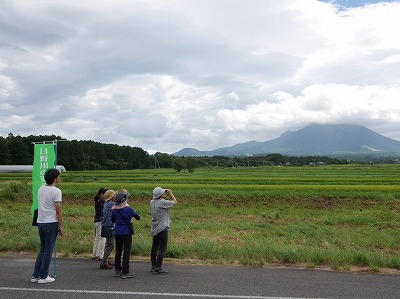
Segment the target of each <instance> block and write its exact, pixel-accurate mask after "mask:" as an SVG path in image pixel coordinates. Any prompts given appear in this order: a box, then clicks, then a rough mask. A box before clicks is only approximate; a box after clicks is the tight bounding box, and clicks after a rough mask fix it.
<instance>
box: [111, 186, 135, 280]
mask: <svg viewBox="0 0 400 299" xmlns="http://www.w3.org/2000/svg"><path fill="white" fill-rule="evenodd" d="M128 197H129V193H128V192H127V191H126V190H122V191H120V192H118V193H117V195H116V196H115V206H114V207H113V210H112V220H113V222H114V223H115V231H114V235H115V260H114V263H115V265H114V267H115V277H121V278H122V279H126V278H133V277H135V274H134V273H130V272H129V259H130V257H131V248H132V233H131V228H130V227H129V226H130V225H131V220H132V218H135V219H136V220H140V216H139V215H138V214H137V213H136V211H135V210H134V209H133V208H132V207H130V206H129V205H128V202H127V201H128ZM121 256H122V261H121Z"/></svg>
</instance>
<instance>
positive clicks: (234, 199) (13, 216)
mask: <svg viewBox="0 0 400 299" xmlns="http://www.w3.org/2000/svg"><path fill="white" fill-rule="evenodd" d="M399 174H400V165H344V166H318V167H309V166H306V167H260V168H229V169H228V168H227V169H218V168H213V169H206V168H201V169H196V170H195V172H194V173H192V174H188V173H185V172H181V173H177V172H175V171H174V170H172V169H153V170H130V171H85V172H66V173H63V174H62V180H61V183H60V184H59V188H60V189H61V190H62V192H63V213H64V222H65V230H66V234H65V235H64V236H63V237H61V238H59V239H58V242H57V251H58V254H59V255H61V256H65V257H69V256H90V254H91V250H92V242H93V237H94V228H93V216H94V207H93V196H94V195H95V193H96V192H97V190H98V188H99V187H103V186H104V187H107V188H109V189H115V190H118V189H121V188H126V189H128V190H129V191H130V193H131V197H130V205H132V206H133V207H134V208H135V209H136V210H137V211H138V213H139V214H140V215H141V216H142V220H141V221H139V222H136V223H135V231H136V234H135V236H134V241H133V249H132V258H133V259H135V258H140V259H148V258H149V252H150V246H151V237H150V215H149V200H150V199H151V193H152V190H153V188H154V187H156V186H161V187H164V188H171V189H173V191H174V194H175V196H176V197H177V199H178V205H177V206H176V207H174V209H173V210H171V218H172V221H173V222H172V225H171V229H170V241H169V246H168V253H167V257H168V258H170V259H175V260H179V261H186V262H188V261H189V262H201V263H214V264H240V265H251V266H268V265H269V264H271V263H274V264H276V263H278V264H291V265H304V266H306V267H310V268H313V267H318V266H326V267H330V268H331V269H335V270H350V269H352V268H354V267H362V268H365V269H369V270H372V271H381V270H382V269H383V268H390V269H400V234H399V228H400V213H399V212H400V175H399ZM30 204H31V175H30V174H16V173H2V174H0V212H1V214H2V216H3V217H1V219H0V231H1V236H2V242H1V243H0V252H2V253H7V252H10V251H12V252H19V251H22V252H32V253H36V251H37V250H38V247H39V244H38V243H39V242H38V236H37V232H36V228H35V227H32V226H30V223H31V217H30Z"/></svg>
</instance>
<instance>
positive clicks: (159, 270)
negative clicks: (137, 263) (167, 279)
mask: <svg viewBox="0 0 400 299" xmlns="http://www.w3.org/2000/svg"><path fill="white" fill-rule="evenodd" d="M153 274H159V275H165V274H168V272H167V271H165V270H164V269H163V268H158V269H154V270H153Z"/></svg>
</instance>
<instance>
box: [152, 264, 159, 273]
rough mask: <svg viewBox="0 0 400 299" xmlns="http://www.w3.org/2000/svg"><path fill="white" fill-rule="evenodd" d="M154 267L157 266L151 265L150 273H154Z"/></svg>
mask: <svg viewBox="0 0 400 299" xmlns="http://www.w3.org/2000/svg"><path fill="white" fill-rule="evenodd" d="M156 268H157V267H156V266H155V265H151V270H150V272H151V273H154V271H155V270H156Z"/></svg>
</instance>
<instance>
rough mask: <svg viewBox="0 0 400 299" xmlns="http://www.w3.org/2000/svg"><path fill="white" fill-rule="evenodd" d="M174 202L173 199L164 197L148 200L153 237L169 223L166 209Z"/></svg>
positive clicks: (169, 219)
mask: <svg viewBox="0 0 400 299" xmlns="http://www.w3.org/2000/svg"><path fill="white" fill-rule="evenodd" d="M175 204H176V202H175V201H172V200H167V199H164V198H157V199H152V200H151V201H150V212H151V235H152V236H153V237H154V236H155V235H157V234H158V233H160V232H162V231H163V230H164V229H165V228H166V227H169V226H170V225H171V218H170V217H169V213H168V210H169V209H170V208H172V207H173V206H174V205H175Z"/></svg>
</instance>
